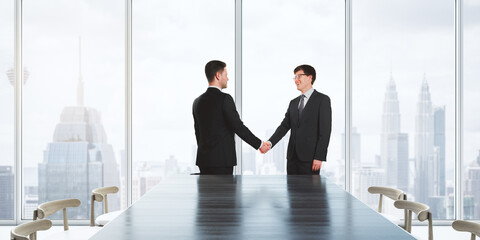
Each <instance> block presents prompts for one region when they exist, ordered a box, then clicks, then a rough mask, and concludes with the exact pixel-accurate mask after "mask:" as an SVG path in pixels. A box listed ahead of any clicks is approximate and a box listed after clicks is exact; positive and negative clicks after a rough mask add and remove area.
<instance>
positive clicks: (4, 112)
mask: <svg viewBox="0 0 480 240" xmlns="http://www.w3.org/2000/svg"><path fill="white" fill-rule="evenodd" d="M13 4H14V1H0V32H1V33H2V34H0V112H1V116H2V117H0V153H1V154H0V156H1V157H0V220H8V219H13V214H14V209H13V201H14V200H13V194H14V193H13V180H14V170H13V165H14V164H13V163H14V145H13V144H14V141H15V138H14V87H13V86H14V80H15V70H14V58H13V54H14V36H15V34H14V17H13V13H14V5H13Z"/></svg>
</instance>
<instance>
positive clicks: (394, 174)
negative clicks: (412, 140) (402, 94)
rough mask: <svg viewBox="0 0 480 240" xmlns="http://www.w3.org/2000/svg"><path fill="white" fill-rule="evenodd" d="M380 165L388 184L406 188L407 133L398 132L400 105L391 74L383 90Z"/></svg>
mask: <svg viewBox="0 0 480 240" xmlns="http://www.w3.org/2000/svg"><path fill="white" fill-rule="evenodd" d="M380 141H381V142H380V146H381V155H380V158H381V160H380V162H381V167H382V168H383V169H385V178H386V179H385V180H386V184H387V185H388V186H392V187H397V188H399V189H402V190H404V191H407V188H408V135H407V134H406V133H400V107H399V102H398V94H397V87H396V85H395V81H394V80H393V76H391V75H390V81H389V82H388V84H387V89H386V91H385V99H384V101H383V112H382V131H381V138H380Z"/></svg>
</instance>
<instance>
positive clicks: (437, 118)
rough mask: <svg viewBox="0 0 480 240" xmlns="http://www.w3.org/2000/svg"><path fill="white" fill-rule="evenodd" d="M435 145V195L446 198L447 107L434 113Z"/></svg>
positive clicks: (436, 109) (435, 110) (438, 108)
mask: <svg viewBox="0 0 480 240" xmlns="http://www.w3.org/2000/svg"><path fill="white" fill-rule="evenodd" d="M433 119H434V121H433V132H434V137H433V145H434V146H435V148H436V150H435V155H436V157H435V162H434V163H435V174H434V177H435V179H434V184H435V192H434V193H435V194H436V195H438V196H445V195H446V193H445V187H446V184H445V106H443V107H437V108H435V109H434V111H433Z"/></svg>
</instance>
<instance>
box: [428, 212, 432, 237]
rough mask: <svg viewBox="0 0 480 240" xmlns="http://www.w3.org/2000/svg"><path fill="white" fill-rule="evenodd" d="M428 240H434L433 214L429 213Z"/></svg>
mask: <svg viewBox="0 0 480 240" xmlns="http://www.w3.org/2000/svg"><path fill="white" fill-rule="evenodd" d="M428 240H433V223H432V214H431V213H428Z"/></svg>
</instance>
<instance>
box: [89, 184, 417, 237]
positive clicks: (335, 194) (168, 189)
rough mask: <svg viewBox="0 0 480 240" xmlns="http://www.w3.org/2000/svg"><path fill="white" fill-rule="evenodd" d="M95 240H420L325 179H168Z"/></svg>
mask: <svg viewBox="0 0 480 240" xmlns="http://www.w3.org/2000/svg"><path fill="white" fill-rule="evenodd" d="M91 239H93V240H97V239H102V240H103V239H116V240H120V239H129V240H130V239H388V240H394V239H402V240H405V239H415V238H414V237H412V236H411V235H410V234H409V233H407V232H406V231H405V230H403V229H402V228H400V227H398V226H397V225H395V224H393V223H392V222H390V221H388V220H387V219H386V218H384V217H383V216H381V215H380V214H378V213H377V212H376V211H374V210H373V209H371V208H369V207H368V206H366V205H365V204H363V203H362V202H361V201H360V200H358V199H357V198H355V197H353V196H352V195H351V194H349V193H348V192H346V191H345V190H343V189H342V188H340V187H339V186H337V185H335V184H334V183H332V182H330V181H328V180H327V179H326V178H324V177H322V176H318V175H317V176H300V175H291V176H284V175H276V176H254V175H242V176H222V175H185V176H175V177H172V178H169V179H166V180H164V181H163V182H161V183H160V184H158V186H156V187H155V188H153V189H152V190H151V191H150V192H148V193H146V194H145V195H144V196H143V197H142V198H140V199H139V200H138V201H136V202H135V203H134V204H133V205H132V206H131V207H130V208H128V209H126V210H125V211H124V212H123V213H122V214H121V215H119V216H118V217H117V218H115V219H114V220H113V221H112V222H110V223H109V224H107V225H106V226H105V227H103V229H102V230H100V231H99V232H98V233H96V234H95V235H94V236H93V237H92V238H91Z"/></svg>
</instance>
